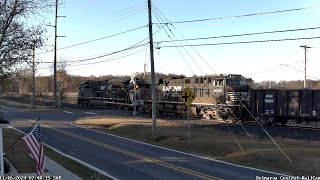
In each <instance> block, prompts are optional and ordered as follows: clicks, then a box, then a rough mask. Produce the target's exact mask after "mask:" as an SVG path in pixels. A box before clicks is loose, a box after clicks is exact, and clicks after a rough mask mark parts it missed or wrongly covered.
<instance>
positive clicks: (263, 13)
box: [171, 5, 320, 24]
mask: <svg viewBox="0 0 320 180" xmlns="http://www.w3.org/2000/svg"><path fill="white" fill-rule="evenodd" d="M319 7H320V5H316V6H309V7H302V8H294V9H284V10H275V11H267V12H258V13H250V14H242V15H236V16H224V17H213V18H204V19H193V20H183V21H173V22H171V23H172V24H182V23H196V22H204V21H215V20H224V19H233V18H242V17H252V16H260V15H269V14H278V13H286V12H294V11H302V10H308V9H314V8H319Z"/></svg>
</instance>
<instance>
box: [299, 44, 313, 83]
mask: <svg viewBox="0 0 320 180" xmlns="http://www.w3.org/2000/svg"><path fill="white" fill-rule="evenodd" d="M300 47H302V48H304V82H303V87H304V88H307V49H309V48H311V47H309V46H307V45H304V46H300Z"/></svg>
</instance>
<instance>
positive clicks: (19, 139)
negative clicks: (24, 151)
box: [5, 118, 40, 152]
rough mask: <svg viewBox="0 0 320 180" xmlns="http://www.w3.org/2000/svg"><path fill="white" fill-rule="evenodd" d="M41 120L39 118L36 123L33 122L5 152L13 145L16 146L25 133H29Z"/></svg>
mask: <svg viewBox="0 0 320 180" xmlns="http://www.w3.org/2000/svg"><path fill="white" fill-rule="evenodd" d="M39 121H40V118H38V119H37V121H36V122H35V123H33V124H32V125H31V126H30V127H29V129H27V130H26V131H25V132H24V133H23V134H22V135H21V136H20V137H19V138H18V139H17V140H16V141H15V142H14V143H13V144H12V145H11V146H10V147H9V148H8V149H7V150H6V151H5V152H8V151H9V150H10V149H11V148H12V146H14V145H15V144H16V143H17V142H18V141H19V140H20V139H21V138H22V137H23V136H24V135H25V134H27V132H28V131H29V130H30V129H31V128H32V127H33V126H34V125H35V124H36V123H38V122H39Z"/></svg>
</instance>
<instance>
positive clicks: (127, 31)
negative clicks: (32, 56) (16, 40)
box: [36, 25, 148, 55]
mask: <svg viewBox="0 0 320 180" xmlns="http://www.w3.org/2000/svg"><path fill="white" fill-rule="evenodd" d="M144 27H148V26H147V25H144V26H139V27H136V28H132V29H129V30H126V31H122V32H119V33H116V34H112V35H108V36H104V37H101V38H97V39H93V40H89V41H84V42H81V43H77V44H73V45H70V46H65V47H62V48H57V50H62V49H68V48H72V47H76V46H80V45H83V44H88V43H92V42H95V41H100V40H103V39H107V38H111V37H115V36H118V35H122V34H126V33H129V32H132V31H136V30H139V29H142V28H144ZM53 51H54V50H49V51H44V52H39V53H37V54H36V55H39V54H45V53H48V52H53Z"/></svg>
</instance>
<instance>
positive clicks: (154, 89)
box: [148, 0, 157, 136]
mask: <svg viewBox="0 0 320 180" xmlns="http://www.w3.org/2000/svg"><path fill="white" fill-rule="evenodd" d="M148 16H149V40H150V66H151V91H152V136H154V135H156V128H157V121H156V112H157V109H156V108H157V107H156V100H157V92H156V82H155V81H156V80H155V73H154V55H153V33H152V12H151V0H148Z"/></svg>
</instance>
